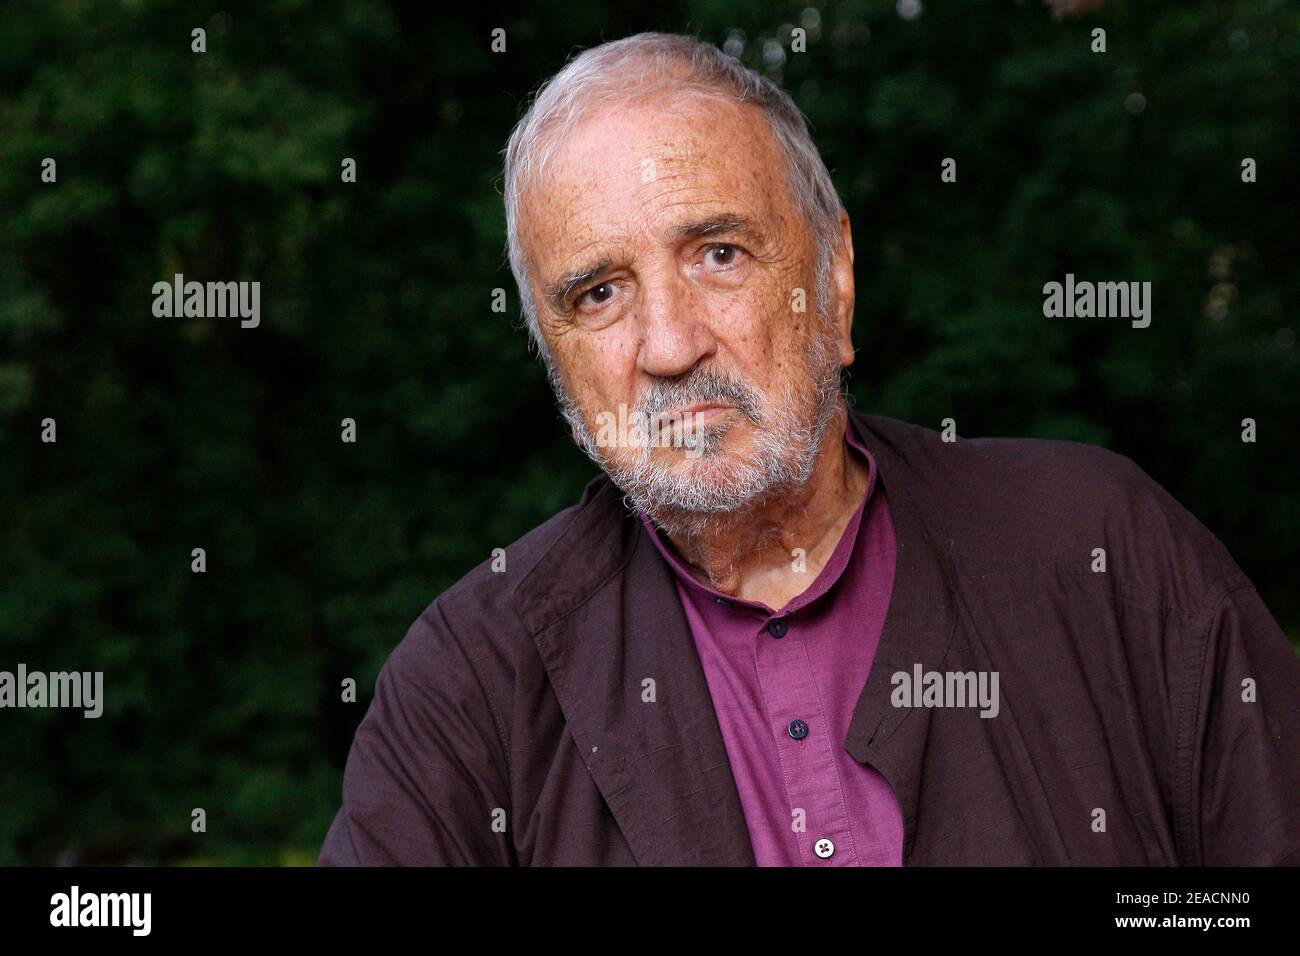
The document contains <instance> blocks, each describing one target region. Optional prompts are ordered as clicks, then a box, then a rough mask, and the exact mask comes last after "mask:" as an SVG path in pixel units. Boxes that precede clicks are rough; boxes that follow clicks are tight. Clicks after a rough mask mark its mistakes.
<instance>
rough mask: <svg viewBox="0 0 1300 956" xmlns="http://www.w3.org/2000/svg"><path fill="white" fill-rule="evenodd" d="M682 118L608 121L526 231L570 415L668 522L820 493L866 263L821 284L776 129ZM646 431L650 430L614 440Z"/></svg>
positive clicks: (745, 110) (835, 269) (698, 114)
mask: <svg viewBox="0 0 1300 956" xmlns="http://www.w3.org/2000/svg"><path fill="white" fill-rule="evenodd" d="M692 105H693V106H695V107H703V108H702V109H700V108H696V109H691V108H689V107H690V106H692ZM687 107H688V108H684V109H683V108H680V104H679V107H678V108H674V107H673V106H672V105H671V104H670V105H668V106H666V107H665V106H664V105H662V104H660V105H650V104H647V105H634V106H630V107H623V108H619V109H612V110H607V111H606V110H600V109H596V110H594V111H593V112H592V113H590V114H589V115H588V116H587V117H585V118H584V120H583V121H582V122H581V123H580V124H579V125H578V126H577V127H576V129H575V130H574V133H573V135H571V136H570V137H568V138H567V139H566V140H564V141H563V142H562V143H561V144H559V146H558V147H557V149H556V152H555V154H554V155H553V156H552V158H551V160H550V163H549V165H548V167H547V170H546V175H545V176H544V177H543V178H542V179H540V180H538V181H536V182H534V183H533V184H531V185H530V187H529V188H528V189H527V190H526V192H525V194H524V196H523V197H522V198H523V201H522V210H521V217H520V238H521V241H522V243H523V247H524V252H525V256H526V259H527V262H528V264H529V274H530V276H531V279H532V284H533V290H534V303H535V307H536V309H537V315H538V324H539V327H540V331H541V334H542V335H543V337H544V338H545V340H546V343H547V345H548V348H549V350H550V354H551V357H552V360H553V361H554V363H555V378H556V385H557V390H558V392H559V395H558V397H559V399H560V403H561V408H562V409H563V410H564V412H565V415H566V417H567V418H568V419H569V421H570V424H571V425H572V426H573V428H574V433H575V437H577V438H578V440H579V442H580V444H582V445H583V446H584V447H585V448H586V450H587V452H588V454H590V455H592V457H593V458H595V459H596V461H597V462H598V463H599V464H600V465H601V466H602V467H603V468H604V469H605V470H606V471H607V472H608V473H609V474H610V476H611V478H613V480H614V481H615V482H616V483H617V484H618V485H619V486H620V487H621V488H622V489H623V490H624V492H625V493H627V494H628V495H629V496H630V497H631V498H632V500H633V503H634V504H635V505H636V506H638V507H639V508H641V509H642V510H644V511H647V512H648V513H650V514H652V515H655V516H656V517H661V516H663V515H665V514H666V513H674V514H677V513H683V512H685V513H696V514H710V513H717V512H724V511H728V512H729V511H734V510H737V509H739V508H742V507H745V506H747V505H751V504H755V503H757V502H760V501H762V500H765V499H766V497H768V496H770V495H771V494H773V493H775V492H776V491H778V490H780V489H781V488H784V487H789V486H790V485H792V484H801V483H802V482H804V481H806V480H807V479H808V477H809V475H810V474H811V471H812V466H813V462H814V460H815V458H816V454H817V450H818V448H819V446H820V442H821V438H822V435H823V433H824V431H825V428H826V426H827V425H828V424H829V422H830V421H831V420H832V419H833V417H834V413H835V410H836V408H837V405H838V382H839V368H840V366H841V365H842V364H843V365H846V364H848V363H849V362H851V361H852V359H853V349H852V344H851V341H850V339H849V326H850V323H851V321H852V315H851V313H852V271H851V253H841V254H840V255H839V256H836V257H834V258H833V259H832V260H830V263H829V264H828V268H827V270H826V273H825V282H824V284H823V287H822V288H820V289H819V288H818V281H817V278H818V276H817V264H818V263H817V259H818V255H817V247H816V243H815V239H814V236H813V232H812V229H811V227H810V224H809V223H807V222H806V221H805V220H804V219H803V218H802V217H801V216H800V215H799V213H798V211H797V209H796V207H795V205H794V202H793V198H792V196H791V194H790V186H789V180H788V177H787V174H786V167H785V165H784V160H783V158H782V156H781V154H780V148H779V146H778V144H777V142H776V140H775V138H774V137H773V135H772V133H771V131H770V129H769V127H768V126H767V124H766V122H765V121H764V120H763V118H762V116H761V114H760V113H759V112H758V111H757V109H755V108H754V107H751V106H744V105H738V104H734V103H729V102H725V101H722V100H716V99H709V100H704V101H698V100H697V101H694V102H693V103H692V102H691V101H687ZM845 229H846V238H847V227H845ZM846 257H847V258H846ZM846 263H847V270H848V276H847V280H846V277H845V276H844V275H843V272H844V271H845V268H846ZM846 281H847V283H848V285H847V287H846V286H845V282H846ZM846 294H847V299H848V301H847V302H845V301H844V300H845V297H846ZM801 300H802V301H801ZM801 305H802V306H803V308H804V310H803V311H801V310H800V306H801ZM620 409H621V410H622V414H621V418H620ZM638 418H639V420H640V422H641V423H646V424H649V426H650V430H649V431H648V432H646V433H637V432H636V431H635V430H628V431H626V432H625V431H623V430H616V429H614V428H611V427H608V426H609V425H610V423H611V421H612V422H620V421H629V420H630V421H633V422H636V421H637V420H638ZM656 435H657V436H658V437H657V440H655V436H656ZM647 436H648V437H649V438H650V440H649V441H647V440H646V438H647ZM611 437H613V438H614V440H613V441H611V440H610V438H611ZM629 438H630V439H631V440H630V441H629Z"/></svg>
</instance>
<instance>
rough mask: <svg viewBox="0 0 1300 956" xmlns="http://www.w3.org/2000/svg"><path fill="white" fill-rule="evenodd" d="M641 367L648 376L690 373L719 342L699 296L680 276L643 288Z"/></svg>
mask: <svg viewBox="0 0 1300 956" xmlns="http://www.w3.org/2000/svg"><path fill="white" fill-rule="evenodd" d="M642 296H643V297H642V301H641V303H640V305H641V307H640V309H639V310H638V311H639V312H640V315H639V319H640V325H641V347H640V352H639V355H638V360H637V361H638V367H639V368H640V370H641V371H642V372H644V373H645V374H647V375H653V376H655V377H657V378H671V377H673V376H677V375H681V374H683V373H684V372H688V371H690V370H691V369H692V368H694V367H695V365H696V364H698V363H699V361H700V360H701V359H703V358H705V357H706V356H708V355H710V354H711V353H712V352H713V350H714V348H715V347H716V343H715V342H714V339H713V333H712V332H711V331H710V330H709V326H708V323H707V321H706V318H707V317H706V315H705V312H704V309H703V304H702V303H701V302H700V301H699V296H698V295H697V294H694V293H693V290H691V288H690V287H689V285H688V284H687V283H685V282H682V281H681V280H680V279H679V278H678V277H675V276H674V277H666V278H663V279H658V280H654V281H650V282H647V283H646V284H645V285H643V286H642Z"/></svg>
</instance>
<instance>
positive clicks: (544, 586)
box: [515, 475, 755, 866]
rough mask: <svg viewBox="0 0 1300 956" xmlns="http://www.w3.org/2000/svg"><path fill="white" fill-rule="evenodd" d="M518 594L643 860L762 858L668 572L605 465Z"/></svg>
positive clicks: (572, 720)
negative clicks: (755, 847) (754, 845)
mask: <svg viewBox="0 0 1300 956" xmlns="http://www.w3.org/2000/svg"><path fill="white" fill-rule="evenodd" d="M515 604H516V608H517V609H518V611H519V614H520V616H521V618H522V619H523V620H524V621H525V623H526V624H527V626H528V628H529V630H530V632H531V633H532V635H533V639H534V641H535V643H536V645H537V650H538V653H539V654H540V656H541V660H542V663H543V665H544V666H545V668H546V671H547V675H548V677H549V679H550V682H551V686H552V687H553V688H554V690H555V694H556V697H557V699H558V701H559V704H560V707H561V709H562V710H563V712H564V716H565V721H566V723H567V727H568V730H569V733H570V734H571V736H572V737H573V740H574V742H575V743H576V745H577V747H578V749H579V751H580V753H581V754H582V759H583V761H584V762H585V763H586V765H587V769H588V770H589V771H590V773H591V776H592V779H593V780H594V781H595V783H596V786H597V787H598V788H599V789H600V792H601V795H602V797H603V798H604V800H605V803H606V804H607V805H608V806H609V808H610V810H611V812H612V813H613V815H614V818H615V820H616V821H617V823H618V826H619V829H620V830H621V832H622V833H623V836H624V838H625V839H626V840H627V842H628V845H629V847H630V848H631V851H632V854H633V856H634V857H635V858H636V861H637V863H638V864H641V865H643V866H663V865H697V866H698V865H716V866H736V865H749V866H752V865H754V862H755V860H754V854H753V849H752V847H751V845H750V840H749V832H748V829H747V828H746V825H745V819H744V815H743V812H742V810H741V806H740V797H739V794H738V793H737V790H736V784H735V780H734V778H733V777H732V773H731V765H730V762H729V761H728V758H727V753H726V749H725V747H724V745H723V742H722V733H721V730H720V729H719V727H718V721H717V717H716V715H715V713H714V710H713V700H712V697H711V696H710V694H709V690H708V685H707V684H706V682H705V679H704V672H703V669H702V668H701V666H700V661H699V655H698V652H697V651H696V649H695V643H694V640H693V638H692V637H691V633H690V629H689V626H688V625H687V623H686V618H685V615H684V614H683V613H682V609H681V603H680V601H679V600H678V597H677V593H676V590H675V587H674V585H673V581H672V578H671V572H670V570H669V569H668V568H667V567H666V566H665V565H664V563H663V559H662V557H661V556H660V555H659V554H658V552H657V551H655V549H654V545H653V543H652V542H650V541H649V540H648V539H646V537H645V535H644V534H643V533H642V528H641V522H640V521H637V520H634V519H632V518H631V517H630V516H629V515H628V513H627V511H626V509H625V508H624V506H623V504H622V496H621V494H620V493H619V491H618V490H617V488H616V487H615V486H614V485H613V483H612V482H610V481H609V479H608V478H606V477H605V476H603V475H602V476H600V477H597V478H596V479H595V480H593V481H592V483H591V484H590V485H588V488H587V491H586V493H585V494H584V495H583V500H582V502H581V503H580V506H579V508H578V510H577V512H576V514H575V516H574V518H573V520H572V521H571V522H570V524H569V526H568V527H567V529H566V530H565V531H564V532H563V533H562V535H561V537H560V539H559V540H558V541H557V542H556V543H555V544H554V545H553V546H552V547H551V549H550V550H549V551H548V552H547V553H546V554H545V555H544V556H543V558H542V559H541V561H539V562H538V564H537V565H536V567H534V569H533V570H532V571H531V572H530V573H529V574H528V575H527V576H526V577H525V578H524V580H523V581H522V582H521V583H520V585H519V588H518V589H517V590H516V592H515Z"/></svg>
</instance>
